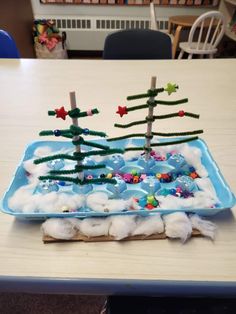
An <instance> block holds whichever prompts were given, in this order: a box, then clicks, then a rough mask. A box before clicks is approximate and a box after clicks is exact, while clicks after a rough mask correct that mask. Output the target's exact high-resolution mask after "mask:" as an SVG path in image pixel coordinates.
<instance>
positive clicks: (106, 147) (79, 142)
mask: <svg viewBox="0 0 236 314" xmlns="http://www.w3.org/2000/svg"><path fill="white" fill-rule="evenodd" d="M72 144H74V145H85V146H90V147H95V148H101V149H106V150H107V149H109V146H107V145H103V144H99V143H95V142H89V141H85V140H84V139H83V138H82V137H80V138H79V139H78V140H76V141H72Z"/></svg>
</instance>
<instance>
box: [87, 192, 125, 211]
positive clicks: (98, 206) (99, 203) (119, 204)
mask: <svg viewBox="0 0 236 314" xmlns="http://www.w3.org/2000/svg"><path fill="white" fill-rule="evenodd" d="M86 203H87V206H88V207H89V208H90V209H92V210H93V211H95V212H103V213H104V212H117V211H119V212H120V211H122V210H125V209H127V206H128V205H129V204H130V202H127V201H126V200H122V199H109V198H108V195H107V194H106V193H104V192H95V193H92V194H90V195H89V196H88V197H87V200H86Z"/></svg>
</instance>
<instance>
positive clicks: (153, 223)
mask: <svg viewBox="0 0 236 314" xmlns="http://www.w3.org/2000/svg"><path fill="white" fill-rule="evenodd" d="M162 232H164V223H163V220H162V218H161V215H160V214H159V213H158V214H153V215H150V216H148V217H139V218H138V219H137V227H136V228H135V230H134V231H133V232H132V235H139V234H144V235H146V236H148V235H151V234H155V233H162Z"/></svg>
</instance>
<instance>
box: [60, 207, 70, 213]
mask: <svg viewBox="0 0 236 314" xmlns="http://www.w3.org/2000/svg"><path fill="white" fill-rule="evenodd" d="M61 211H62V212H63V213H69V212H70V208H69V207H68V206H62V208H61Z"/></svg>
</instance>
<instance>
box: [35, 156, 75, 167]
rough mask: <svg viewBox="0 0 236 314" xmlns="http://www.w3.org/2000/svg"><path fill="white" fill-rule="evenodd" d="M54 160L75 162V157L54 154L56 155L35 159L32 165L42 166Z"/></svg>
mask: <svg viewBox="0 0 236 314" xmlns="http://www.w3.org/2000/svg"><path fill="white" fill-rule="evenodd" d="M55 159H68V160H74V161H76V160H77V159H76V157H74V156H71V155H67V154H56V155H52V156H46V157H42V158H39V159H35V160H34V164H35V165H38V164H42V163H44V162H47V161H51V160H55Z"/></svg>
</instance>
